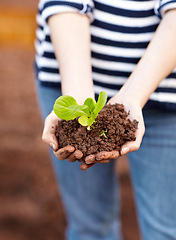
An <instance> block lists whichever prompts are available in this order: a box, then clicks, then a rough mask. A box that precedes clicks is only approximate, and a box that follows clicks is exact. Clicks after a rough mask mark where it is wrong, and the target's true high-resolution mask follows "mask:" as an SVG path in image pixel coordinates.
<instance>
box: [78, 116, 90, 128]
mask: <svg viewBox="0 0 176 240" xmlns="http://www.w3.org/2000/svg"><path fill="white" fill-rule="evenodd" d="M88 121H89V118H88V117H87V116H86V115H83V116H81V117H80V118H78V122H79V123H80V124H81V125H82V126H88Z"/></svg>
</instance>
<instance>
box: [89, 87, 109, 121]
mask: <svg viewBox="0 0 176 240" xmlns="http://www.w3.org/2000/svg"><path fill="white" fill-rule="evenodd" d="M106 101H107V93H106V92H104V91H102V92H101V93H100V95H99V97H98V101H97V103H96V106H95V108H94V111H93V113H92V114H93V116H94V119H95V118H96V117H97V116H98V113H99V112H100V111H101V109H102V108H103V107H104V105H105V104H106Z"/></svg>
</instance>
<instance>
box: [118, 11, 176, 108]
mask: <svg viewBox="0 0 176 240" xmlns="http://www.w3.org/2000/svg"><path fill="white" fill-rule="evenodd" d="M175 23H176V10H172V11H169V12H167V13H166V14H165V16H164V18H163V20H162V21H161V23H160V25H159V27H158V29H157V30H156V33H155V34H154V36H153V39H152V40H151V42H150V44H149V46H148V47H147V49H146V51H145V54H144V55H143V57H142V58H141V60H140V61H139V63H138V64H137V66H136V68H135V69H134V71H133V73H132V74H131V76H130V77H129V79H128V80H127V82H126V83H125V84H124V86H123V87H122V88H121V90H120V92H119V93H120V94H122V95H124V94H125V96H128V98H131V99H135V101H136V102H138V103H139V104H140V106H141V108H142V107H143V106H144V105H145V103H146V102H147V100H148V99H149V97H150V95H151V93H152V92H153V91H155V89H156V88H157V87H158V85H159V83H160V82H161V81H162V80H163V79H164V78H165V77H166V76H167V75H169V74H170V73H171V72H172V70H173V69H174V68H175V67H176V24H175Z"/></svg>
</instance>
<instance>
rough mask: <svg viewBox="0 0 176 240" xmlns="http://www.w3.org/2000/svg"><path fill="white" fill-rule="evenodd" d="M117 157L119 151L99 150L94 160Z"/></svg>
mask: <svg viewBox="0 0 176 240" xmlns="http://www.w3.org/2000/svg"><path fill="white" fill-rule="evenodd" d="M117 157H119V151H110V152H106V151H104V152H100V153H98V154H97V155H96V160H98V161H100V160H106V159H115V158H117Z"/></svg>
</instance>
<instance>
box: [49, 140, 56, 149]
mask: <svg viewBox="0 0 176 240" xmlns="http://www.w3.org/2000/svg"><path fill="white" fill-rule="evenodd" d="M50 147H51V148H52V149H53V150H54V151H56V145H55V144H54V143H52V142H51V143H50Z"/></svg>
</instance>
